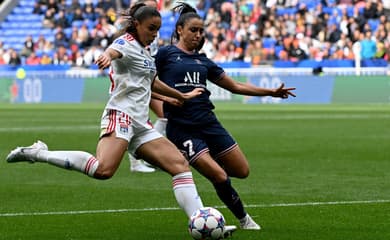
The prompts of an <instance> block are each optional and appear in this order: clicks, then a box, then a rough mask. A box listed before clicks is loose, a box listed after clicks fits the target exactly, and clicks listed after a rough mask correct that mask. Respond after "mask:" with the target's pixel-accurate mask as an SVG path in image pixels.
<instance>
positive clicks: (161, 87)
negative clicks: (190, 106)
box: [152, 78, 204, 101]
mask: <svg viewBox="0 0 390 240" xmlns="http://www.w3.org/2000/svg"><path fill="white" fill-rule="evenodd" d="M152 90H153V91H155V92H156V93H159V94H162V95H165V96H168V97H172V98H176V99H178V100H181V101H185V100H189V99H191V98H194V97H196V96H199V95H200V94H202V93H203V92H204V89H203V88H195V89H194V90H192V91H190V92H187V93H182V92H180V91H178V90H176V89H173V88H171V87H169V86H168V85H166V84H165V83H164V82H162V81H161V80H160V79H157V78H156V79H155V80H154V82H153V86H152Z"/></svg>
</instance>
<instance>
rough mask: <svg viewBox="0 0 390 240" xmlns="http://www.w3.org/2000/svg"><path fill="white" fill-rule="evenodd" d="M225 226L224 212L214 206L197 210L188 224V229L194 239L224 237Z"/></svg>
mask: <svg viewBox="0 0 390 240" xmlns="http://www.w3.org/2000/svg"><path fill="white" fill-rule="evenodd" d="M224 228H225V218H224V217H223V215H222V213H220V212H219V211H218V210H217V209H215V208H212V207H204V208H200V209H198V210H196V211H195V212H194V213H193V214H192V216H191V218H190V220H189V224H188V230H189V232H190V234H191V236H192V238H193V239H196V240H206V239H207V240H209V239H222V238H223V232H224Z"/></svg>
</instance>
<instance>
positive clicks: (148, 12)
mask: <svg viewBox="0 0 390 240" xmlns="http://www.w3.org/2000/svg"><path fill="white" fill-rule="evenodd" d="M119 14H120V16H121V17H122V18H124V19H125V21H124V22H123V24H124V27H123V28H122V29H121V30H119V31H118V32H117V33H116V34H115V36H114V38H117V37H119V36H121V35H123V34H125V33H133V34H134V33H135V34H136V33H137V30H136V28H135V25H134V22H135V21H138V22H143V21H144V20H146V19H149V18H151V17H159V18H161V15H160V13H159V11H158V10H157V9H156V8H154V7H150V6H147V5H146V4H145V3H142V2H141V3H136V4H134V5H133V6H132V7H131V8H128V9H126V10H122V11H121V12H120V13H119Z"/></svg>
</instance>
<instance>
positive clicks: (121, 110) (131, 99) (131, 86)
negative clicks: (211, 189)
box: [7, 4, 203, 217]
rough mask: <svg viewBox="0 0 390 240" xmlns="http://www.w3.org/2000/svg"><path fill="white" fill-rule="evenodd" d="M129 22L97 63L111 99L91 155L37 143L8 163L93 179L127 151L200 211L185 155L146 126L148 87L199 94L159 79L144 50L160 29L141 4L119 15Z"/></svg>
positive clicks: (189, 209)
mask: <svg viewBox="0 0 390 240" xmlns="http://www.w3.org/2000/svg"><path fill="white" fill-rule="evenodd" d="M124 16H125V17H126V18H127V20H128V25H127V27H126V28H125V29H124V30H123V35H121V36H120V37H118V38H117V39H116V40H115V41H114V42H113V43H112V44H111V45H110V46H109V47H108V48H107V49H106V50H105V52H104V53H103V54H102V55H101V56H100V57H99V58H98V59H97V61H96V64H97V65H98V66H99V68H101V69H104V68H107V67H109V66H111V68H110V80H111V89H110V98H109V100H108V103H107V105H106V107H105V110H104V112H103V115H102V120H101V135H100V140H99V142H98V145H97V149H96V157H95V156H93V155H92V154H90V153H88V152H83V151H49V150H48V147H47V145H46V144H45V143H43V142H41V141H37V142H36V143H34V144H33V145H31V146H29V147H18V148H16V149H14V150H13V151H12V152H11V153H10V154H9V155H8V156H7V161H8V162H20V161H27V162H31V163H33V162H47V163H49V164H52V165H55V166H58V167H61V168H65V169H70V170H77V171H80V172H82V173H85V174H87V175H88V176H90V177H93V178H96V179H108V178H110V177H112V176H113V175H114V173H115V171H116V170H117V169H118V167H119V164H120V162H121V160H122V158H123V155H124V154H125V152H126V151H127V149H129V151H130V152H131V153H132V154H134V155H136V156H139V157H141V158H143V159H145V160H146V161H148V162H150V163H151V164H153V165H155V166H158V167H159V168H161V169H162V170H164V171H166V172H168V173H169V174H171V175H172V182H173V191H174V195H175V197H176V200H177V202H178V204H179V205H180V207H182V208H183V209H184V211H185V212H186V214H187V216H188V217H190V215H191V214H192V213H193V212H194V211H195V210H197V209H199V208H200V207H203V204H202V201H201V199H200V197H199V195H198V192H197V189H196V186H195V184H194V182H193V178H192V173H191V171H190V169H189V166H188V164H187V162H186V161H185V158H184V156H183V155H182V154H181V153H180V152H179V151H178V150H177V148H176V147H175V146H174V145H173V144H172V143H171V142H170V141H169V140H168V139H166V138H165V137H163V136H162V135H161V134H160V133H158V132H157V131H156V130H155V129H153V127H152V126H151V124H150V122H149V101H150V98H151V88H152V87H153V90H154V91H156V92H157V93H160V94H163V95H167V96H171V97H174V98H177V99H179V100H181V101H184V100H187V99H190V98H192V97H195V96H197V95H199V94H201V92H202V90H200V89H196V90H194V91H191V92H189V93H184V94H183V93H180V92H179V91H177V90H174V89H172V88H170V87H168V86H167V85H165V84H164V83H162V82H161V81H159V80H155V81H154V82H153V79H154V77H155V74H156V68H155V64H154V59H153V58H152V57H151V55H150V53H149V52H148V51H147V50H146V48H145V46H148V45H149V44H150V43H151V42H152V41H153V40H154V38H155V37H156V35H157V31H158V30H159V28H160V26H161V16H160V14H159V12H158V11H157V10H156V9H155V8H153V7H148V6H145V4H136V5H134V6H133V7H132V8H130V9H129V10H127V11H126V13H124Z"/></svg>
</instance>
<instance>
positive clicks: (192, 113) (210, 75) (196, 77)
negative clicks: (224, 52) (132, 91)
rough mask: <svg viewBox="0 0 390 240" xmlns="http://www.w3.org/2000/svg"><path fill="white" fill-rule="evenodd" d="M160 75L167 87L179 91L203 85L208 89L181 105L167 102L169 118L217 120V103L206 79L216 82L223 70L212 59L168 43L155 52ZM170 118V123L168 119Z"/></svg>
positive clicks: (192, 121) (197, 121) (194, 122)
mask: <svg viewBox="0 0 390 240" xmlns="http://www.w3.org/2000/svg"><path fill="white" fill-rule="evenodd" d="M156 68H157V72H158V77H159V79H160V80H161V81H163V82H164V83H166V84H167V85H168V86H170V87H172V88H175V89H177V90H178V91H180V92H189V91H192V90H193V89H194V88H197V87H202V88H204V89H205V91H204V92H203V93H202V94H201V95H199V96H197V97H195V98H193V99H191V100H188V101H186V102H185V103H184V105H183V106H182V107H175V106H172V105H170V104H166V103H165V104H164V114H165V117H166V118H168V120H169V121H173V122H176V123H182V124H189V125H197V124H205V123H208V122H210V121H214V120H215V115H214V113H213V111H212V110H213V109H214V105H213V104H212V103H211V101H210V91H208V90H207V84H206V80H209V81H211V82H217V81H218V80H220V79H221V77H222V76H223V75H224V74H225V72H224V70H223V69H222V68H220V67H218V66H217V65H216V64H215V63H214V62H212V61H211V60H209V59H208V58H207V57H206V55H205V54H199V53H194V54H187V53H185V52H183V51H182V50H180V49H179V48H177V47H176V46H174V45H170V46H165V47H162V48H160V49H159V50H158V52H157V55H156ZM169 121H168V122H169Z"/></svg>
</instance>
